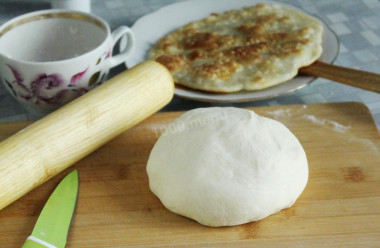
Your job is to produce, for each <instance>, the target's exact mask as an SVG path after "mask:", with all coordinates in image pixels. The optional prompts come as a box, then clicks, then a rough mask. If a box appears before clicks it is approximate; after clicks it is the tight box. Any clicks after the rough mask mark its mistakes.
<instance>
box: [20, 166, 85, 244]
mask: <svg viewBox="0 0 380 248" xmlns="http://www.w3.org/2000/svg"><path fill="white" fill-rule="evenodd" d="M77 197H78V172H77V170H74V171H72V172H71V173H69V174H68V175H67V176H66V177H65V178H64V179H63V180H62V181H61V182H60V183H59V185H58V186H57V187H56V189H55V190H54V192H53V194H52V195H51V196H50V198H49V200H48V201H47V202H46V204H45V206H44V208H43V209H42V211H41V214H40V216H39V217H38V220H37V223H36V225H35V226H34V229H33V232H32V234H31V235H30V236H29V237H28V238H27V239H26V241H25V243H24V245H23V246H22V248H46V247H48V248H64V247H65V245H66V239H67V235H68V232H69V228H70V224H71V219H72V216H73V213H74V210H75V206H76V201H77Z"/></svg>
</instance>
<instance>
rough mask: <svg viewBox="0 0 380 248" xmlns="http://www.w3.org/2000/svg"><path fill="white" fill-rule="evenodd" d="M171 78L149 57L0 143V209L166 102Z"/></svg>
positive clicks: (162, 67) (171, 88)
mask: <svg viewBox="0 0 380 248" xmlns="http://www.w3.org/2000/svg"><path fill="white" fill-rule="evenodd" d="M173 94H174V83H173V78H172V76H171V74H170V72H169V71H168V70H167V69H166V68H165V67H164V66H162V65H161V64H159V63H157V62H153V61H147V62H144V63H142V64H140V65H137V66H136V67H133V68H132V69H129V70H127V71H125V72H123V73H121V74H119V75H117V76H116V77H114V78H112V79H110V80H109V81H107V82H106V83H104V84H103V85H101V86H99V87H97V88H96V89H93V90H91V91H90V92H88V93H87V94H85V95H83V96H81V97H79V98H78V99H76V100H74V101H72V102H71V103H69V104H67V105H65V106H63V107H62V108H60V109H58V110H57V111H55V112H53V113H51V114H49V115H48V116H46V117H44V118H42V119H41V120H39V121H37V122H35V123H33V124H32V125H30V126H28V127H26V128H25V129H23V130H21V131H19V132H18V133H16V134H14V135H12V136H11V137H9V138H7V139H6V140H4V141H2V142H1V143H0V209H2V208H4V207H5V206H7V205H8V204H10V203H12V202H13V201H15V200H17V199H18V198H20V197H21V196H23V195H24V194H26V193H27V192H29V191H30V190H32V189H33V188H35V187H37V186H38V185H40V184H42V183H44V182H45V181H47V180H48V179H50V178H51V177H53V176H55V175H56V174H58V173H59V172H61V171H63V170H64V169H66V168H68V167H69V166H70V165H72V164H74V163H75V162H77V161H78V160H80V159H81V158H83V157H85V156H86V155H88V154H89V153H91V152H92V151H94V150H95V149H97V148H99V147H100V146H102V145H103V144H104V143H106V142H107V141H109V140H111V139H112V138H114V137H116V136H118V135H119V134H121V133H123V132H124V131H126V130H127V129H129V128H131V127H132V126H134V125H136V124H137V123H139V122H140V121H142V120H143V119H145V118H147V117H148V116H150V115H152V114H153V113H155V112H156V111H158V110H159V109H160V108H162V107H163V106H165V105H166V104H167V103H169V102H170V100H171V99H172V97H173Z"/></svg>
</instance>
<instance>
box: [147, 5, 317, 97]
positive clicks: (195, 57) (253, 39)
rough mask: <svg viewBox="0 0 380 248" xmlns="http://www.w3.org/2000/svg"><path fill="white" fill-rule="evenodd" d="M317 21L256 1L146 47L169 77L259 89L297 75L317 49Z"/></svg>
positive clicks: (210, 87)
mask: <svg viewBox="0 0 380 248" xmlns="http://www.w3.org/2000/svg"><path fill="white" fill-rule="evenodd" d="M322 34H323V26H322V24H321V23H320V22H319V21H317V20H316V19H314V18H313V17H311V16H309V15H307V14H304V13H301V12H299V11H296V10H294V9H290V8H287V7H284V6H280V5H275V4H274V5H270V4H258V5H255V6H251V7H245V8H243V9H240V10H231V11H228V12H224V13H221V14H211V15H210V16H208V17H207V18H205V19H202V20H199V21H195V22H192V23H189V24H187V25H185V26H183V27H181V28H179V29H177V30H175V31H173V32H172V33H170V34H169V35H167V36H166V37H163V38H162V39H160V40H159V42H158V43H157V44H156V45H155V46H154V47H153V48H152V49H151V50H150V52H149V55H148V57H149V59H152V60H156V61H158V62H160V63H161V64H163V65H165V66H166V67H167V68H168V69H169V70H170V72H171V73H172V75H173V77H174V81H175V82H176V83H177V84H179V85H183V86H187V87H190V88H193V89H198V90H204V91H209V92H236V91H242V90H260V89H264V88H267V87H270V86H273V85H276V84H279V83H281V82H284V81H287V80H289V79H291V78H293V77H294V76H296V75H297V72H298V69H299V68H300V67H303V66H307V65H310V64H311V63H313V62H314V61H315V60H317V59H318V58H319V56H320V55H321V53H322V45H321V44H322Z"/></svg>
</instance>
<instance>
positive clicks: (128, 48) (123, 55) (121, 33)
mask: <svg viewBox="0 0 380 248" xmlns="http://www.w3.org/2000/svg"><path fill="white" fill-rule="evenodd" d="M111 37H112V50H113V48H114V46H115V45H116V42H117V41H118V40H119V39H120V38H122V37H123V43H124V44H123V46H120V48H123V49H122V50H120V53H119V54H117V55H115V56H112V57H111V58H109V66H110V68H112V67H114V66H117V65H119V64H121V63H123V62H125V60H126V59H127V57H128V56H129V55H131V53H132V51H133V49H134V47H135V35H134V34H133V32H132V30H131V29H130V28H128V27H126V26H120V27H118V28H117V29H115V30H114V31H113V32H112V34H111ZM124 37H125V38H124Z"/></svg>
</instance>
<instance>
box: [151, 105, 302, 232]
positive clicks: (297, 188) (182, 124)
mask: <svg viewBox="0 0 380 248" xmlns="http://www.w3.org/2000/svg"><path fill="white" fill-rule="evenodd" d="M147 173H148V177H149V186H150V189H151V191H152V192H153V193H154V194H155V195H156V196H157V197H158V198H159V199H160V200H161V202H162V203H163V204H164V205H165V207H166V208H168V209H169V210H171V211H173V212H174V213H177V214H180V215H183V216H186V217H188V218H191V219H194V220H196V221H198V222H199V223H201V224H203V225H207V226H214V227H216V226H232V225H239V224H243V223H247V222H251V221H257V220H260V219H263V218H265V217H267V216H268V215H271V214H273V213H276V212H278V211H280V210H281V209H284V208H288V207H290V206H291V205H293V203H294V202H295V201H296V200H297V198H298V197H299V196H300V194H301V193H302V191H303V190H304V188H305V186H306V183H307V180H308V165H307V159H306V155H305V152H304V150H303V148H302V146H301V144H300V143H299V141H298V139H297V138H296V137H295V136H294V135H293V134H292V133H291V132H290V131H289V129H287V128H286V127H285V126H284V125H283V124H281V123H280V122H278V121H275V120H272V119H269V118H265V117H262V116H259V115H257V114H255V113H254V112H253V111H250V110H245V109H238V108H200V109H195V110H191V111H188V112H186V113H185V114H183V115H182V116H180V117H179V118H178V119H177V120H175V121H174V122H173V123H172V124H171V125H169V126H168V128H167V129H166V130H165V132H164V133H163V134H162V135H161V136H160V138H159V139H158V141H157V143H156V144H155V146H154V147H153V149H152V151H151V154H150V156H149V160H148V164H147Z"/></svg>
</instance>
